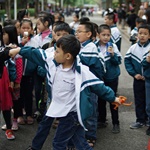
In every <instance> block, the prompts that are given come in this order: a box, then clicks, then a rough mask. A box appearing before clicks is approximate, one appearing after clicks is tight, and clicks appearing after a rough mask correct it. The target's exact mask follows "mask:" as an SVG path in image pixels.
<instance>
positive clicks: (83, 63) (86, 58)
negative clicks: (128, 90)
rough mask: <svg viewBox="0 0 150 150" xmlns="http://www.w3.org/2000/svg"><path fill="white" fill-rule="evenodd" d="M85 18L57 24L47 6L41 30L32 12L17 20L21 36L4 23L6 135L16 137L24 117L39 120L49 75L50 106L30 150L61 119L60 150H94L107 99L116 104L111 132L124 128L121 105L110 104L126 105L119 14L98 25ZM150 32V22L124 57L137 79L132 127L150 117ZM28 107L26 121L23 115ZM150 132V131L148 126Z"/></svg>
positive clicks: (56, 145) (1, 69) (56, 142)
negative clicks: (121, 78) (35, 113)
mask: <svg viewBox="0 0 150 150" xmlns="http://www.w3.org/2000/svg"><path fill="white" fill-rule="evenodd" d="M26 17H27V16H26ZM83 20H84V19H83ZM83 20H82V21H81V20H80V23H79V24H78V26H77V27H76V28H73V30H75V32H72V29H71V27H69V25H68V24H67V23H65V22H64V21H55V22H54V23H53V21H54V20H53V19H52V16H50V15H49V14H47V13H45V12H42V13H41V14H40V15H39V18H38V19H37V25H36V29H37V32H38V34H37V35H34V31H33V24H32V21H31V20H30V19H29V18H22V20H21V22H19V23H20V31H19V32H18V34H17V30H16V27H15V25H14V24H12V22H11V25H6V26H5V27H3V29H2V31H3V32H2V35H3V38H2V39H3V40H2V43H4V44H3V45H2V46H1V48H2V51H1V52H0V54H1V55H0V61H1V64H2V65H1V64H0V65H1V66H0V77H1V78H0V85H1V86H0V87H1V88H0V95H1V97H0V102H1V103H0V109H1V110H2V112H3V116H4V119H5V122H6V126H5V127H3V129H6V136H7V139H14V138H15V136H14V134H13V132H12V130H18V123H19V124H25V123H27V124H33V122H34V119H33V118H32V114H33V112H32V111H33V110H32V105H33V104H32V103H33V95H32V93H33V89H35V98H36V106H37V110H38V101H39V100H40V98H41V94H40V93H41V89H42V83H43V82H44V81H45V79H46V90H47V93H48V103H47V105H48V106H47V110H45V115H44V116H43V118H42V121H41V122H40V123H39V127H38V130H37V132H36V135H35V137H34V138H33V140H32V146H31V147H29V148H28V150H40V149H41V148H42V146H43V144H44V142H45V140H46V138H47V136H48V134H49V131H50V128H51V126H52V123H53V121H54V119H56V118H57V119H58V120H59V123H58V126H57V130H56V133H55V136H54V139H53V149H54V150H66V149H67V148H68V149H70V148H72V147H73V148H74V147H75V148H76V149H80V150H82V149H87V150H91V149H92V147H93V146H94V144H95V142H96V131H97V125H100V126H103V127H106V126H107V122H106V121H107V116H106V114H107V113H106V101H108V102H109V103H110V109H111V115H112V124H113V129H112V132H113V133H119V132H120V126H119V113H118V109H116V110H115V109H114V106H113V105H112V102H114V101H115V102H117V103H118V104H120V100H119V98H117V97H116V93H117V88H118V79H119V75H120V68H119V65H120V64H121V60H122V56H121V54H120V52H119V51H120V50H121V47H120V46H121V34H120V32H119V30H118V29H117V26H116V24H115V22H114V14H113V13H108V14H106V15H105V24H102V25H99V26H97V25H96V24H94V23H92V22H90V21H85V20H84V21H83ZM14 28H15V29H14ZM73 33H74V35H72V34H73ZM149 35H150V28H149V26H148V25H142V26H140V27H139V28H138V39H139V41H138V42H137V43H136V44H134V45H133V46H131V48H130V49H129V50H128V52H127V54H126V56H125V66H126V69H127V71H128V73H129V74H130V75H131V76H133V77H134V95H135V104H136V117H137V120H136V123H135V124H133V125H131V126H130V127H131V128H139V127H142V126H143V125H145V123H146V122H147V121H148V118H149V117H150V116H149V111H150V108H149V106H148V105H149V101H148V98H149V92H148V88H149V86H150V82H149V75H148V73H149V72H148V71H149V66H150V65H149V62H150V55H149ZM8 55H10V56H11V57H12V59H10V58H9V56H8ZM5 57H6V58H5ZM6 59H7V60H6ZM6 67H7V68H6ZM6 81H7V82H6ZM145 81H146V88H145ZM6 83H7V84H6ZM2 87H5V88H2ZM141 88H142V89H141ZM145 89H146V95H145ZM6 95H7V97H6ZM145 96H146V101H145ZM6 102H7V103H6ZM4 103H5V104H4ZM4 106H5V107H4ZM145 106H147V107H146V109H145ZM12 107H13V110H14V117H13V118H14V119H13V122H11V108H12ZM23 108H24V109H25V112H26V119H25V118H24V117H23ZM97 110H98V113H99V115H97V114H98V113H97ZM148 124H149V125H150V123H149V122H148ZM147 134H148V135H150V128H148V130H147Z"/></svg>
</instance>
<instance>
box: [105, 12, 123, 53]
mask: <svg viewBox="0 0 150 150" xmlns="http://www.w3.org/2000/svg"><path fill="white" fill-rule="evenodd" d="M104 21H105V23H106V24H107V25H108V26H109V27H110V29H111V38H110V42H112V43H115V44H116V45H117V47H118V50H119V51H121V33H120V31H119V30H118V28H117V26H116V22H115V15H114V13H107V14H106V15H105V17H104Z"/></svg>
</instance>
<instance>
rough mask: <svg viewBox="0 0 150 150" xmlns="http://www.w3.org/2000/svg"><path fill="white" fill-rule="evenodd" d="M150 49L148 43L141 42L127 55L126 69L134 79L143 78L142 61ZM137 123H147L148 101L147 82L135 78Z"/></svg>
mask: <svg viewBox="0 0 150 150" xmlns="http://www.w3.org/2000/svg"><path fill="white" fill-rule="evenodd" d="M149 49H150V43H149V41H147V42H146V43H145V44H144V45H141V44H140V42H137V43H136V44H134V45H132V46H131V47H130V48H129V50H128V51H127V53H126V55H125V59H124V60H125V68H126V70H127V72H128V73H129V75H131V76H132V77H133V78H134V76H135V75H136V74H140V75H141V76H143V66H142V60H143V56H144V55H145V54H146V53H147V51H148V50H149ZM133 91H134V100H135V112H136V122H140V123H143V124H145V122H146V121H147V114H146V110H145V108H146V99H145V81H144V80H137V79H135V78H134V82H133Z"/></svg>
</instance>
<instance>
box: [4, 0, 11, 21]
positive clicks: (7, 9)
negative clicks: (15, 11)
mask: <svg viewBox="0 0 150 150" xmlns="http://www.w3.org/2000/svg"><path fill="white" fill-rule="evenodd" d="M10 9H11V0H5V10H6V12H7V17H8V19H11V13H10Z"/></svg>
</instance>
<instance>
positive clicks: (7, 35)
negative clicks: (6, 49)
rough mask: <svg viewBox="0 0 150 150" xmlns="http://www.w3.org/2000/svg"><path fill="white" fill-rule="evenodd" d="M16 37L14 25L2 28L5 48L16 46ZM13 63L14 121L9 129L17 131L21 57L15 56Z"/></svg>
mask: <svg viewBox="0 0 150 150" xmlns="http://www.w3.org/2000/svg"><path fill="white" fill-rule="evenodd" d="M17 36H18V33H17V29H16V27H15V26H14V25H8V26H5V27H4V28H3V42H4V45H5V46H7V45H9V44H10V43H11V44H15V45H16V46H18V39H17ZM13 61H14V63H15V67H16V79H15V81H14V88H13V92H12V99H13V108H14V119H13V123H12V128H11V129H12V130H18V124H17V118H18V117H19V116H18V110H19V107H20V105H19V102H18V99H19V96H20V82H21V78H22V57H21V56H20V55H16V56H15V58H14V59H13ZM2 129H5V126H3V127H2Z"/></svg>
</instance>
